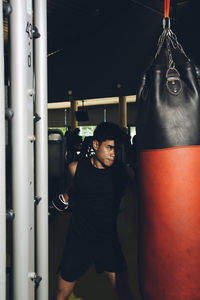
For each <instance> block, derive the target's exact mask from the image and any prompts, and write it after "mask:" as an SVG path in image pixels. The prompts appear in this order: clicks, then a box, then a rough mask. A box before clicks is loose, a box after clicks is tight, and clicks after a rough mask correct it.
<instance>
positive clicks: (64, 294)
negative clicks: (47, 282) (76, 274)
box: [56, 275, 76, 300]
mask: <svg viewBox="0 0 200 300" xmlns="http://www.w3.org/2000/svg"><path fill="white" fill-rule="evenodd" d="M75 284H76V281H73V282H70V281H65V280H63V279H62V277H61V276H60V275H59V277H58V288H57V295H56V300H67V299H68V297H69V296H70V294H71V292H72V290H73V288H74V286H75Z"/></svg>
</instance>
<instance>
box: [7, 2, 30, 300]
mask: <svg viewBox="0 0 200 300" xmlns="http://www.w3.org/2000/svg"><path fill="white" fill-rule="evenodd" d="M10 4H11V6H12V14H11V16H10V49H11V53H10V59H11V106H12V109H13V112H14V117H13V119H12V120H11V143H12V200H13V210H14V212H15V218H14V221H13V298H14V300H27V299H28V300H34V282H33V280H31V279H33V278H34V153H33V148H34V145H33V144H34V136H33V90H32V89H33V66H32V65H33V63H32V62H33V59H32V57H33V55H32V52H33V51H32V0H10Z"/></svg>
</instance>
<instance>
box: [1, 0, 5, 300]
mask: <svg viewBox="0 0 200 300" xmlns="http://www.w3.org/2000/svg"><path fill="white" fill-rule="evenodd" d="M2 3H3V1H0V137H1V139H0V245H1V251H0V291H1V296H0V298H1V299H2V300H5V299H6V196H5V194H6V189H5V184H6V180H5V93H4V47H3V13H2V12H3V9H2Z"/></svg>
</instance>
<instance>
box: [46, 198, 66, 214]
mask: <svg viewBox="0 0 200 300" xmlns="http://www.w3.org/2000/svg"><path fill="white" fill-rule="evenodd" d="M50 207H52V208H53V209H55V210H56V211H57V212H61V211H64V210H67V209H68V207H69V202H68V201H66V200H65V198H64V196H63V194H59V195H58V196H57V197H56V198H55V199H53V200H52V202H51V206H50Z"/></svg>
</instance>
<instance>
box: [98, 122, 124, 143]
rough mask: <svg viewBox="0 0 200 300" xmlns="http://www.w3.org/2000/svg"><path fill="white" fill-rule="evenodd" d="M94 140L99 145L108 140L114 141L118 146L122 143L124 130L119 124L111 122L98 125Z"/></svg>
mask: <svg viewBox="0 0 200 300" xmlns="http://www.w3.org/2000/svg"><path fill="white" fill-rule="evenodd" d="M93 138H94V140H97V141H98V142H99V143H102V142H104V141H108V140H114V141H115V144H116V145H119V144H121V142H122V130H121V129H120V127H119V126H118V125H117V124H114V123H111V122H103V123H100V124H98V125H97V127H96V129H95V131H94V135H93Z"/></svg>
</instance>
